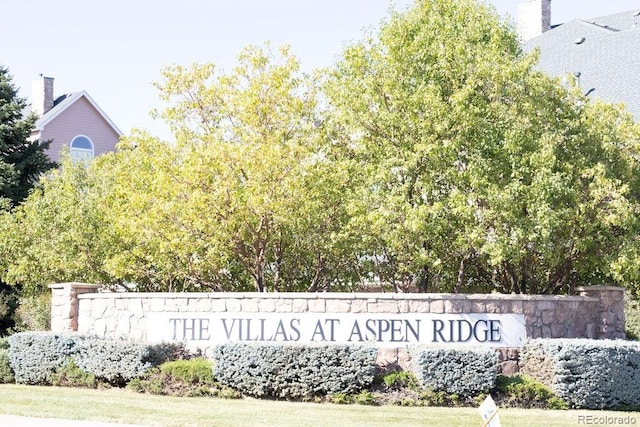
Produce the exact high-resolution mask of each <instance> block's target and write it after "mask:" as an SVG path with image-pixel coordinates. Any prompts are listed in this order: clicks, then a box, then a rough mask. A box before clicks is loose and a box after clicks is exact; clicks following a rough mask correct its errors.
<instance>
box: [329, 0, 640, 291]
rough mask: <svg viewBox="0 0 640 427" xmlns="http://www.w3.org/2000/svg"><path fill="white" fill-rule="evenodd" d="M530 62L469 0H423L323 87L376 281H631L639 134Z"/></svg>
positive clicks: (521, 284) (436, 286)
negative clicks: (356, 185)
mask: <svg viewBox="0 0 640 427" xmlns="http://www.w3.org/2000/svg"><path fill="white" fill-rule="evenodd" d="M535 62H536V55H535V54H534V55H529V56H527V55H523V54H522V52H521V50H520V48H519V43H518V39H517V37H516V35H515V33H514V32H513V30H512V29H511V28H510V27H509V26H508V25H507V24H506V23H504V22H501V21H500V20H499V18H498V16H497V14H496V13H495V12H494V11H493V10H491V9H490V8H488V7H486V6H484V5H481V4H478V3H477V2H475V1H473V0H458V1H452V0H418V1H416V4H415V6H414V7H413V8H411V9H410V10H408V11H406V12H404V13H394V14H392V15H391V17H390V19H389V20H388V21H387V22H385V23H384V24H383V25H382V28H381V30H380V32H379V34H377V35H374V36H371V37H369V38H368V39H366V40H364V41H363V42H360V43H356V44H354V45H353V46H350V47H349V48H348V49H347V50H346V51H345V53H344V56H343V58H342V59H341V61H340V62H339V63H338V65H337V67H336V68H335V70H334V71H333V72H332V76H331V79H330V81H329V83H328V84H327V88H326V92H327V94H328V97H329V100H330V105H331V107H332V108H334V110H335V111H334V114H333V116H332V117H333V119H334V126H335V127H336V128H338V129H341V131H342V133H343V134H346V135H350V136H351V138H349V139H348V140H347V141H346V142H344V143H343V144H342V145H341V152H338V153H337V154H336V155H337V156H342V157H344V158H354V159H356V160H357V162H358V163H359V164H360V170H361V172H362V179H363V184H364V185H363V186H362V187H360V192H359V193H358V197H355V198H354V199H353V200H354V201H357V203H358V207H356V208H354V209H352V211H354V212H359V213H360V214H359V215H358V216H356V217H354V221H359V222H361V223H363V224H367V227H364V228H362V229H366V230H370V231H371V232H370V233H367V234H366V236H364V237H363V240H365V247H364V248H363V250H365V251H367V250H368V251H370V252H369V256H367V257H363V258H362V259H364V260H367V261H368V262H369V263H370V268H371V271H373V272H374V273H375V276H376V277H378V278H380V279H381V280H382V281H383V282H384V283H389V284H392V286H394V288H396V289H398V288H403V287H404V288H410V287H412V286H418V287H419V288H420V289H422V290H437V291H457V292H458V291H471V290H498V291H501V292H522V293H562V292H568V291H570V290H571V288H573V287H574V286H576V285H583V284H608V283H623V284H629V285H631V286H635V285H634V283H638V281H637V273H635V274H636V275H635V276H633V275H634V273H633V272H634V271H637V270H638V268H637V259H638V257H637V253H638V252H637V250H638V249H637V247H638V246H637V237H636V236H637V234H638V231H639V225H640V224H639V223H638V213H639V208H640V205H639V204H638V194H639V192H638V191H639V190H640V188H639V186H638V184H639V182H638V179H639V177H640V174H639V172H640V171H639V170H638V161H637V159H638V140H639V139H638V137H639V135H640V133H639V129H638V126H637V125H636V124H634V122H633V119H632V117H631V116H630V115H629V114H627V113H625V112H624V111H623V109H622V108H621V107H617V106H612V105H605V104H601V103H594V102H590V101H589V100H587V99H585V98H584V97H583V96H582V95H580V94H579V93H578V92H577V91H576V90H571V89H567V88H564V87H562V86H561V85H560V83H559V81H556V80H552V79H550V78H548V77H546V76H544V75H542V74H541V73H539V72H537V71H536V70H535V68H534V67H535ZM339 151H340V150H339ZM625 278H628V279H631V280H632V281H631V282H629V281H625Z"/></svg>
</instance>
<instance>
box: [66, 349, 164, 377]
mask: <svg viewBox="0 0 640 427" xmlns="http://www.w3.org/2000/svg"><path fill="white" fill-rule="evenodd" d="M73 360H74V361H75V363H76V364H77V365H78V367H79V368H80V369H82V370H83V371H85V372H87V373H91V374H93V375H95V377H96V378H98V379H99V380H103V381H105V382H108V383H109V384H112V385H116V386H124V385H126V383H127V381H129V380H131V379H133V378H138V377H141V376H142V375H144V373H145V372H146V371H148V370H149V369H150V368H152V367H154V366H157V364H158V363H161V362H163V360H161V358H159V357H158V354H156V352H155V351H153V350H152V349H151V346H149V345H147V344H141V343H137V342H131V341H125V340H105V339H101V338H95V337H91V338H87V339H85V340H82V341H80V342H79V343H78V346H77V353H76V354H74V356H73Z"/></svg>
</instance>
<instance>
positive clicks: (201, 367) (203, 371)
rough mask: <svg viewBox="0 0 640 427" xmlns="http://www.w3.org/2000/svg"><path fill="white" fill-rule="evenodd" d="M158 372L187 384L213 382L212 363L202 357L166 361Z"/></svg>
mask: <svg viewBox="0 0 640 427" xmlns="http://www.w3.org/2000/svg"><path fill="white" fill-rule="evenodd" d="M160 372H161V373H163V374H164V375H165V376H168V377H171V378H173V379H176V380H179V381H182V382H184V383H187V384H213V363H212V362H211V361H210V360H206V359H202V358H195V359H190V360H175V361H172V362H166V363H163V364H162V365H161V366H160Z"/></svg>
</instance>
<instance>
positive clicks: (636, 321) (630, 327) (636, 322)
mask: <svg viewBox="0 0 640 427" xmlns="http://www.w3.org/2000/svg"><path fill="white" fill-rule="evenodd" d="M624 325H625V328H626V334H627V339H630V340H635V341H638V340H640V301H638V298H637V297H635V296H633V295H632V294H631V293H630V292H626V293H625V295H624Z"/></svg>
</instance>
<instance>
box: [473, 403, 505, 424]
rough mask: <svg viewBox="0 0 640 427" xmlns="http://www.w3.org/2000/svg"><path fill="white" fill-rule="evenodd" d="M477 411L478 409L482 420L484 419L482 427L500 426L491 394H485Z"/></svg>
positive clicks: (496, 408)
mask: <svg viewBox="0 0 640 427" xmlns="http://www.w3.org/2000/svg"><path fill="white" fill-rule="evenodd" d="M478 411H480V415H482V420H483V421H484V424H482V427H501V426H500V417H498V407H497V406H496V403H495V402H494V401H493V399H492V398H491V396H487V398H486V399H485V400H484V402H482V405H480V407H479V408H478Z"/></svg>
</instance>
